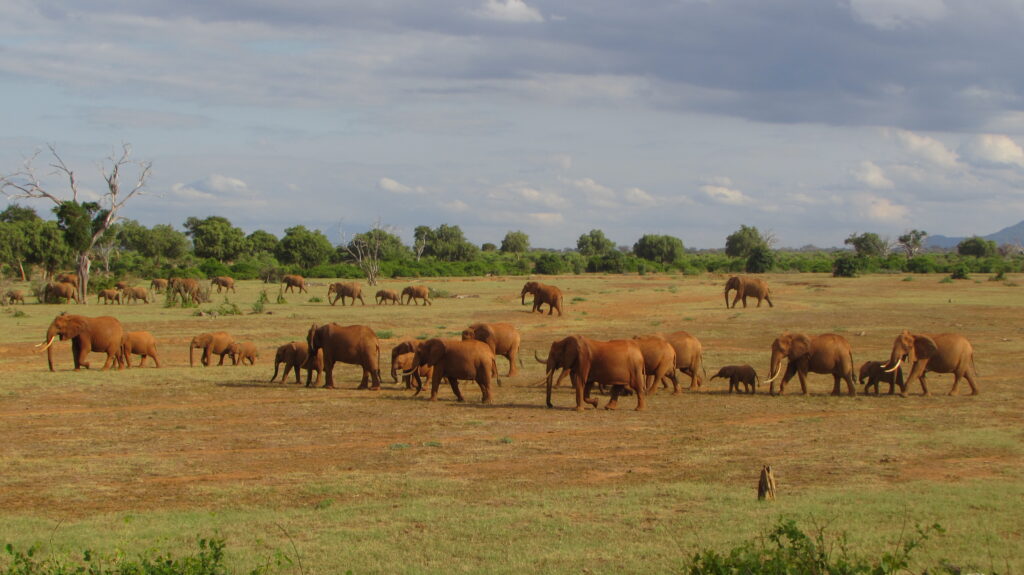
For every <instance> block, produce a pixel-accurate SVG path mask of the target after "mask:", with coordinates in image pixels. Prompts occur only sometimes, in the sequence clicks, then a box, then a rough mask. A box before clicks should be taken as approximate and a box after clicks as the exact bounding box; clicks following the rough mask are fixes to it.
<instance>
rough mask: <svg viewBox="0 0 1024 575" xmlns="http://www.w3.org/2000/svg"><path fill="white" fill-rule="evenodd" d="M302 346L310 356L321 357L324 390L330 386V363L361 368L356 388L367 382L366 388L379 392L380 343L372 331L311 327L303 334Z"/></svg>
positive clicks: (361, 327)
mask: <svg viewBox="0 0 1024 575" xmlns="http://www.w3.org/2000/svg"><path fill="white" fill-rule="evenodd" d="M306 343H308V344H309V353H310V355H314V356H315V355H317V354H323V358H322V361H323V370H324V375H325V378H324V379H325V380H326V382H325V383H324V387H326V388H333V387H334V364H335V363H336V362H339V361H340V362H342V363H351V364H355V365H358V366H360V367H362V368H363V377H362V380H361V381H360V382H359V387H358V389H366V388H367V385H368V382H369V381H371V380H372V382H373V385H372V386H370V389H371V390H373V391H377V390H379V389H380V342H379V341H378V340H377V334H376V333H374V332H373V330H372V329H370V328H368V327H366V326H365V325H347V326H342V325H338V324H336V323H328V324H324V325H317V324H313V325H312V326H311V327H310V328H309V332H308V333H307V334H306ZM306 385H307V386H308V385H309V383H308V382H307V384H306Z"/></svg>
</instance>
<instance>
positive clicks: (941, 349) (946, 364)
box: [885, 330, 978, 395]
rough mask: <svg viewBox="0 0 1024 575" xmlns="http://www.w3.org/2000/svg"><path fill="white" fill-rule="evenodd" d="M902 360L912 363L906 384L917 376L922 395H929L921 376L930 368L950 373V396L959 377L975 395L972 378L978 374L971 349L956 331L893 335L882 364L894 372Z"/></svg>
mask: <svg viewBox="0 0 1024 575" xmlns="http://www.w3.org/2000/svg"><path fill="white" fill-rule="evenodd" d="M904 361H906V362H908V363H910V364H911V365H912V366H913V367H911V368H910V374H909V375H907V384H908V385H909V384H910V382H912V381H914V378H917V380H918V381H920V382H921V392H922V393H923V394H924V395H928V383H927V382H926V381H925V379H924V376H925V374H926V373H927V372H929V371H934V372H935V373H952V374H953V387H952V388H951V389H950V390H949V395H956V393H957V391H956V388H957V386H958V385H960V378H965V379H967V383H968V384H969V385H970V386H971V395H978V386H977V385H975V381H974V378H975V377H977V370H976V369H975V367H974V348H973V347H972V346H971V342H969V341H967V338H966V337H964V336H962V335H960V334H958V333H940V334H937V335H930V336H929V335H925V334H920V333H917V334H915V333H910V332H909V331H907V330H904V331H903V333H901V334H900V335H898V336H896V340H895V341H894V342H893V344H892V356H891V357H890V358H889V361H888V362H887V363H886V366H885V367H886V369H887V370H888V371H895V369H896V368H897V367H899V365H900V364H901V363H902V362H904Z"/></svg>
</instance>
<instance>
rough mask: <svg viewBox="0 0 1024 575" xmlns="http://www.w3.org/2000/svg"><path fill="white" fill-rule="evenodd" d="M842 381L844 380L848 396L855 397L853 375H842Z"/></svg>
mask: <svg viewBox="0 0 1024 575" xmlns="http://www.w3.org/2000/svg"><path fill="white" fill-rule="evenodd" d="M843 379H845V380H846V392H847V393H849V394H850V397H856V396H857V388H855V387H854V386H853V375H851V373H850V372H848V373H846V374H844V375H843Z"/></svg>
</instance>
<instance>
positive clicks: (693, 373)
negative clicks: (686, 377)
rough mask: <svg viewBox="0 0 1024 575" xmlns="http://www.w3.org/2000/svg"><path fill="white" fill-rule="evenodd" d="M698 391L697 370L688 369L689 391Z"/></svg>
mask: <svg viewBox="0 0 1024 575" xmlns="http://www.w3.org/2000/svg"><path fill="white" fill-rule="evenodd" d="M699 389H700V382H699V381H697V369H696V368H691V369H690V391H697V390H699Z"/></svg>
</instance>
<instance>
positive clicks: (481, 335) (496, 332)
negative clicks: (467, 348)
mask: <svg viewBox="0 0 1024 575" xmlns="http://www.w3.org/2000/svg"><path fill="white" fill-rule="evenodd" d="M462 339H464V340H467V339H475V340H477V341H482V342H484V343H486V344H487V346H488V347H490V348H491V351H492V352H494V355H500V356H502V357H504V358H505V359H507V360H508V377H513V376H515V375H518V374H519V369H518V367H517V366H516V362H517V361H518V362H519V366H522V364H523V360H522V359H521V358H520V357H519V343H520V341H521V339H522V337H521V336H520V335H519V330H518V329H516V326H514V325H512V324H510V323H474V324H472V325H470V326H469V327H467V328H466V329H464V330H462Z"/></svg>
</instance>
